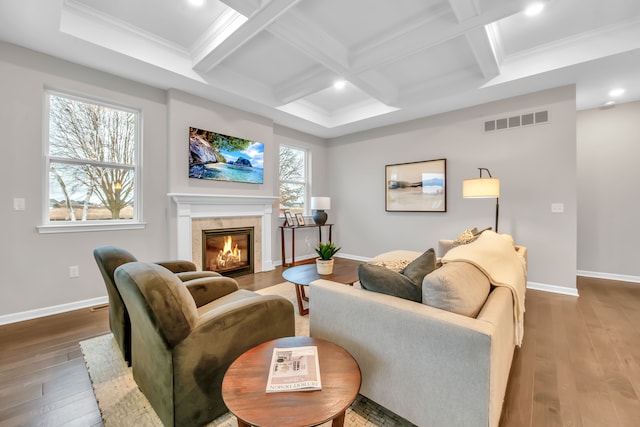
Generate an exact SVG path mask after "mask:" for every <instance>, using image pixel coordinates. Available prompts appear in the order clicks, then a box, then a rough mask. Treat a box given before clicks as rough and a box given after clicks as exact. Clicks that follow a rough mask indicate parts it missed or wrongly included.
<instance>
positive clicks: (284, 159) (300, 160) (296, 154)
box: [280, 145, 308, 216]
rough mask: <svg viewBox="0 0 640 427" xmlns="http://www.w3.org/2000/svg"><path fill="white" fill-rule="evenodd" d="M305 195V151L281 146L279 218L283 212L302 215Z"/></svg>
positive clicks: (305, 199)
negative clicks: (287, 211)
mask: <svg viewBox="0 0 640 427" xmlns="http://www.w3.org/2000/svg"><path fill="white" fill-rule="evenodd" d="M307 194H308V191H307V151H306V150H303V149H300V148H294V147H288V146H286V145H281V146H280V216H284V213H283V211H284V210H289V211H291V213H294V214H295V213H301V214H304V213H305V211H306V204H307V203H306V202H307V198H308V197H307Z"/></svg>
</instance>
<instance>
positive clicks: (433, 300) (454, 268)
mask: <svg viewBox="0 0 640 427" xmlns="http://www.w3.org/2000/svg"><path fill="white" fill-rule="evenodd" d="M490 290H491V285H490V283H489V279H488V278H487V276H485V275H484V273H482V272H481V271H480V270H478V269H477V268H476V267H474V266H473V265H472V264H469V263H467V262H456V261H453V262H449V263H446V264H444V265H443V266H442V267H440V268H438V269H437V270H434V271H432V272H431V273H429V274H427V275H426V276H425V278H424V280H423V281H422V303H423V304H426V305H429V306H431V307H436V308H439V309H442V310H447V311H451V312H453V313H458V314H462V315H464V316H469V317H476V316H477V315H478V313H479V312H480V310H481V309H482V306H483V305H484V303H485V301H486V300H487V297H488V296H489V292H490Z"/></svg>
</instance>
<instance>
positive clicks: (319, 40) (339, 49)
mask: <svg viewBox="0 0 640 427" xmlns="http://www.w3.org/2000/svg"><path fill="white" fill-rule="evenodd" d="M267 30H268V31H269V32H270V33H271V34H273V35H274V36H276V37H278V38H279V39H281V40H282V41H284V42H286V43H288V44H290V45H291V46H293V47H295V48H296V49H298V50H299V51H301V52H302V53H304V54H305V55H307V56H308V57H310V58H313V59H314V60H316V61H317V62H319V63H320V64H322V65H324V66H325V67H327V68H328V69H330V70H332V71H334V72H336V73H338V74H344V73H346V72H348V70H349V51H348V49H347V48H346V47H345V46H344V45H343V44H342V43H340V42H338V41H337V40H336V39H335V38H334V37H332V36H331V35H330V34H328V33H327V32H326V31H324V30H323V29H322V28H320V27H319V26H318V25H317V24H315V23H314V22H311V21H310V20H309V19H307V18H306V17H305V16H304V15H302V14H300V13H299V12H297V11H296V10H290V11H289V13H287V14H286V15H285V16H282V17H281V18H280V19H278V21H277V22H274V23H273V24H272V25H270V26H269V28H268V29H267Z"/></svg>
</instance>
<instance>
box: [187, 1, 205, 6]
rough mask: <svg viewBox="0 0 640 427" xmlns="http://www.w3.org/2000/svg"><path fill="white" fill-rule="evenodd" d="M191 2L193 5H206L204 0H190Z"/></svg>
mask: <svg viewBox="0 0 640 427" xmlns="http://www.w3.org/2000/svg"><path fill="white" fill-rule="evenodd" d="M189 3H190V4H191V5H192V6H197V7H200V6H203V5H204V0H189Z"/></svg>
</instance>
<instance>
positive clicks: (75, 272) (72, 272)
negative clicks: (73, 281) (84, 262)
mask: <svg viewBox="0 0 640 427" xmlns="http://www.w3.org/2000/svg"><path fill="white" fill-rule="evenodd" d="M69 277H70V278H75V277H80V267H78V266H77V265H72V266H70V267H69Z"/></svg>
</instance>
